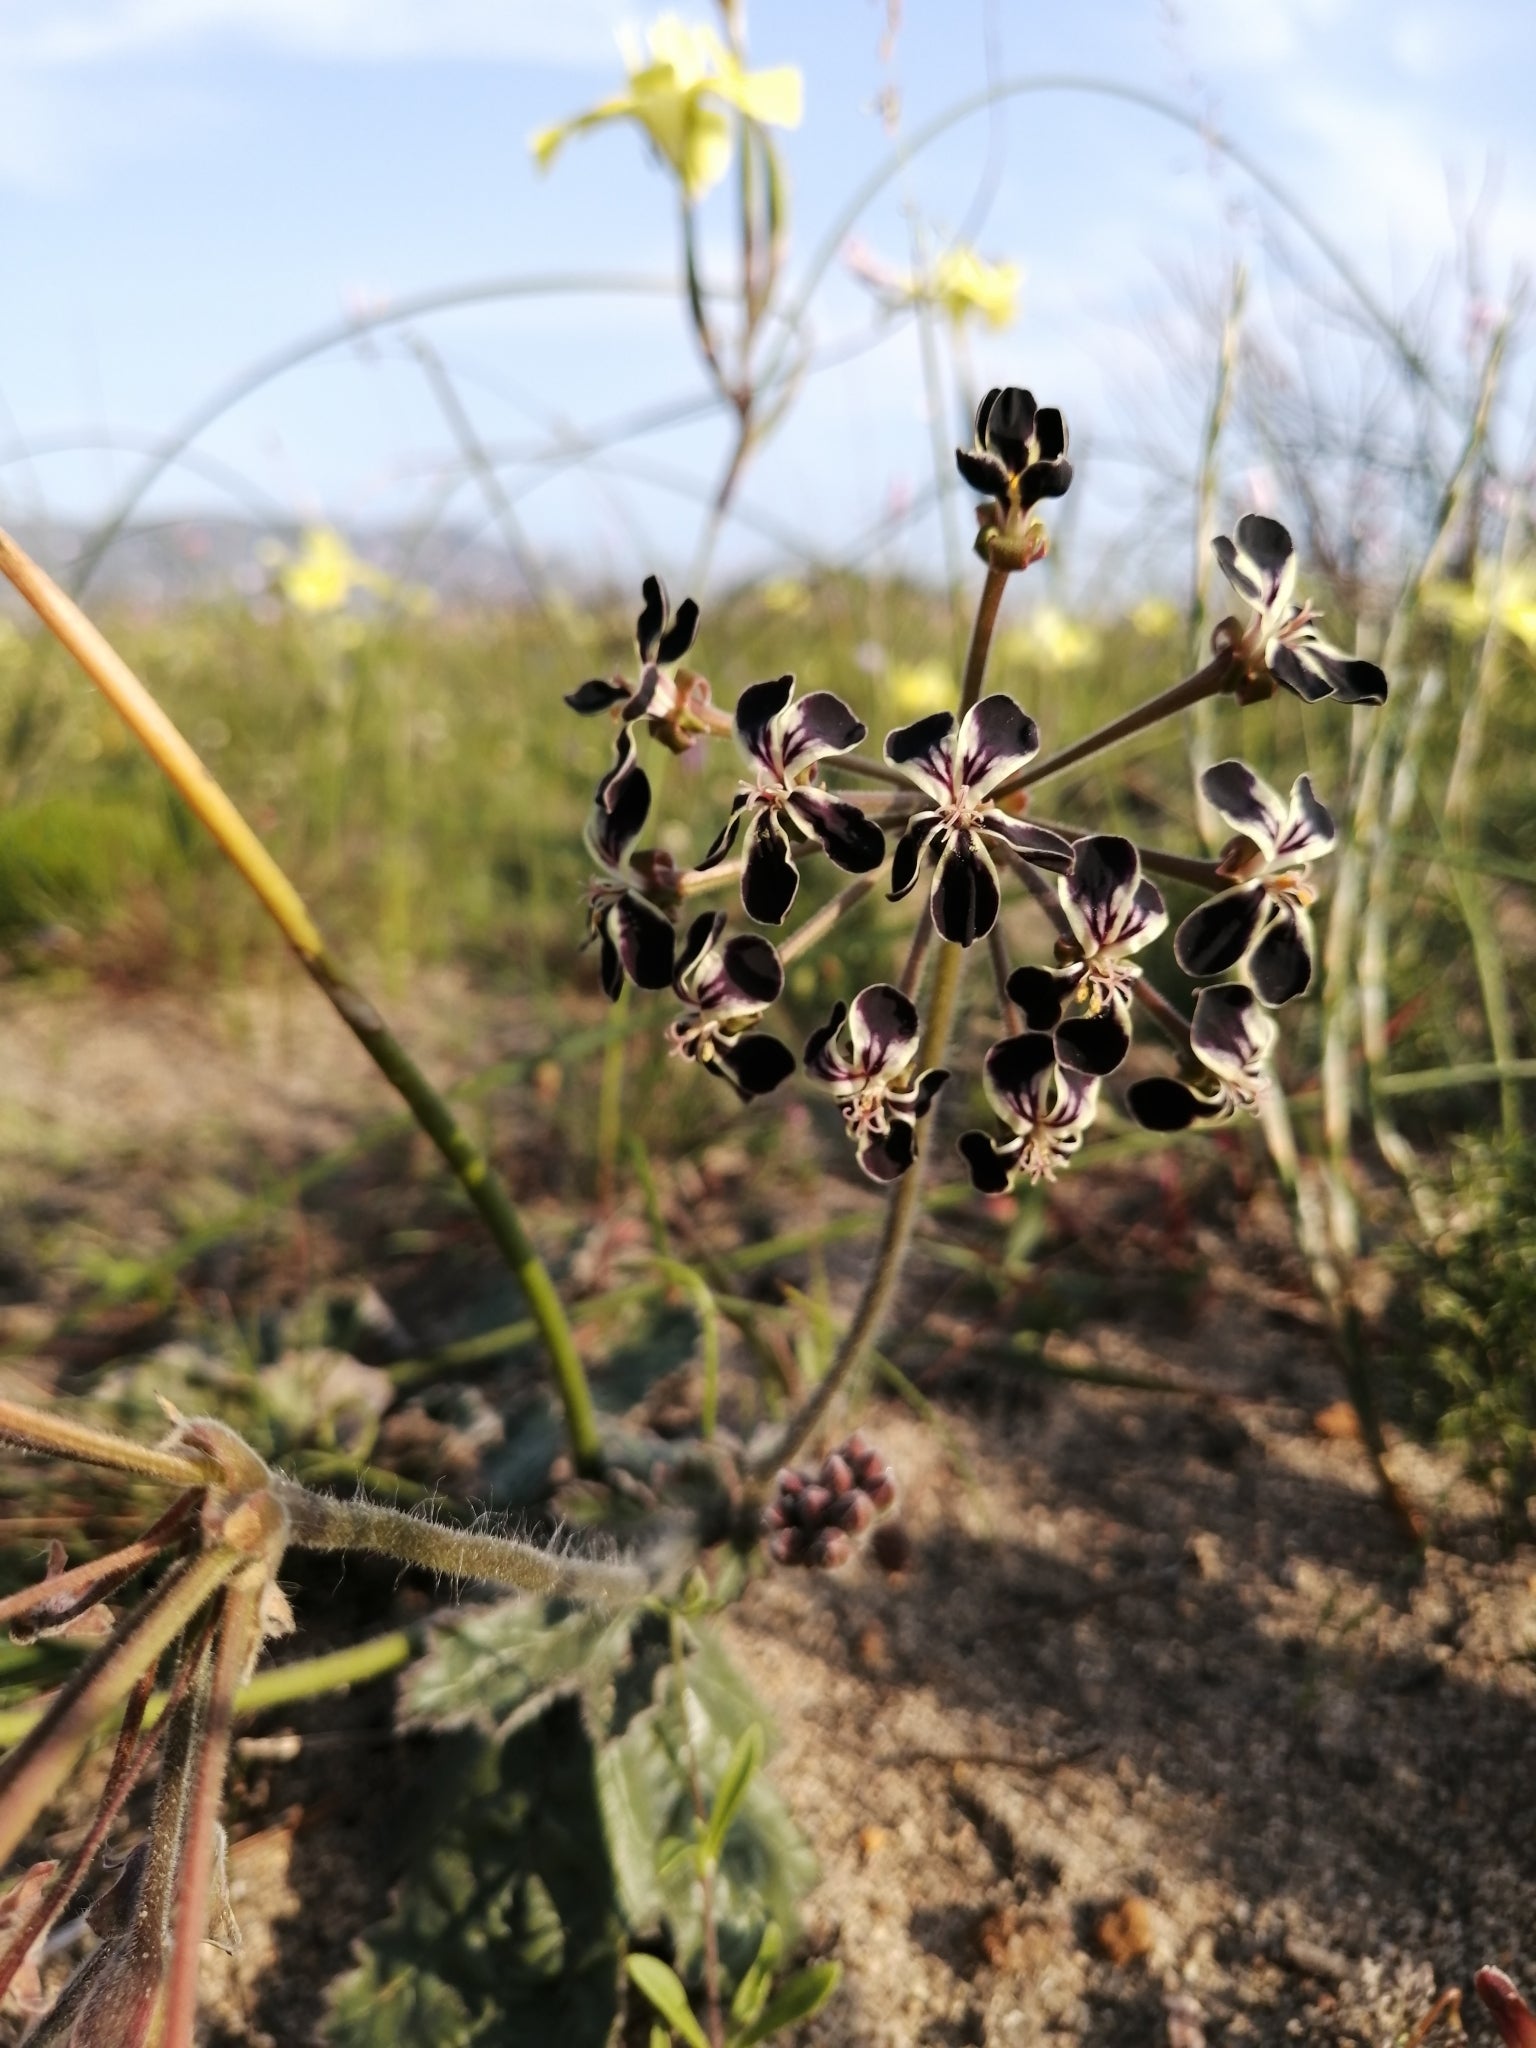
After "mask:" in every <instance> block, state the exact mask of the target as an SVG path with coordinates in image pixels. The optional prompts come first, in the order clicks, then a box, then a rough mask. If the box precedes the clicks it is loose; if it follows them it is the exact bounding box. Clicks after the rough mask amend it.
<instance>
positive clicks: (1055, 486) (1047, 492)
mask: <svg viewBox="0 0 1536 2048" xmlns="http://www.w3.org/2000/svg"><path fill="white" fill-rule="evenodd" d="M1071 488H1072V465H1071V463H1070V462H1032V463H1031V464H1030V465H1029V467H1028V469H1026V470H1025V471H1024V472H1023V474H1022V475H1021V476H1020V478H1019V505H1020V507H1021V509H1022V510H1024V511H1026V512H1027V511H1028V510H1029V508H1030V506H1031V505H1038V504H1039V503H1040V500H1041V499H1042V498H1064V497H1065V496H1066V495H1067V492H1068V491H1069V490H1071Z"/></svg>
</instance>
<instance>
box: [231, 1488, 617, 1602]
mask: <svg viewBox="0 0 1536 2048" xmlns="http://www.w3.org/2000/svg"><path fill="white" fill-rule="evenodd" d="M272 1493H273V1496H274V1498H275V1499H276V1500H278V1501H279V1502H280V1503H281V1505H282V1507H283V1509H284V1511H285V1512H286V1514H287V1516H288V1522H289V1541H290V1542H291V1543H292V1544H293V1545H294V1546H295V1548H297V1549H299V1550H367V1551H372V1552H373V1553H374V1554H375V1556H378V1557H392V1558H394V1559H395V1560H396V1561H397V1562H398V1563H400V1564H414V1565H420V1566H421V1567H422V1569H423V1570H425V1571H429V1572H436V1573H438V1574H439V1576H441V1577H443V1578H447V1579H472V1580H479V1581H481V1582H483V1583H484V1584H486V1585H492V1586H512V1587H515V1588H516V1589H517V1590H518V1591H519V1592H524V1593H539V1594H565V1595H568V1596H569V1597H570V1598H571V1599H574V1600H587V1601H592V1602H595V1603H597V1604H600V1605H601V1604H607V1603H618V1602H621V1601H624V1600H634V1599H638V1598H639V1597H640V1596H641V1595H642V1594H644V1593H645V1592H646V1591H647V1589H648V1585H649V1581H648V1579H647V1577H646V1574H645V1573H644V1572H643V1571H641V1569H640V1568H639V1567H638V1566H637V1565H627V1564H599V1563H595V1562H593V1561H592V1560H590V1559H587V1558H580V1557H561V1556H559V1555H557V1554H555V1553H553V1552H551V1551H547V1550H539V1549H537V1548H536V1547H535V1546H534V1545H533V1544H531V1543H519V1542H518V1541H516V1540H515V1539H514V1538H513V1537H510V1536H487V1535H481V1534H477V1533H476V1532H474V1531H472V1530H465V1529H454V1528H449V1527H447V1526H445V1525H444V1524H443V1523H441V1522H429V1521H425V1520H423V1519H422V1518H421V1517H419V1516H416V1515H406V1514H402V1513H401V1512H400V1510H399V1509H398V1508H388V1507H384V1506H382V1505H381V1504H380V1503H379V1502H377V1501H369V1500H332V1499H330V1498H328V1497H327V1496H326V1495H324V1494H318V1493H309V1492H307V1491H306V1490H305V1489H304V1488H303V1487H302V1486H297V1485H295V1484H294V1483H293V1481H292V1480H287V1479H283V1478H281V1477H277V1478H274V1480H273V1482H272Z"/></svg>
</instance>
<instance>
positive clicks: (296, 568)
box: [265, 526, 433, 618]
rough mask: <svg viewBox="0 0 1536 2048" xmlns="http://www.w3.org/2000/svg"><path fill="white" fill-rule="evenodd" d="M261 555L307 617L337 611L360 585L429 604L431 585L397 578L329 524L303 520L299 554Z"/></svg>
mask: <svg viewBox="0 0 1536 2048" xmlns="http://www.w3.org/2000/svg"><path fill="white" fill-rule="evenodd" d="M265 559H266V560H267V562H268V564H269V566H270V567H272V568H273V569H274V570H275V571H276V582H277V587H278V589H279V590H280V591H281V592H282V594H283V596H284V597H285V598H286V599H287V600H288V602H289V604H291V605H292V606H293V608H294V610H295V611H296V612H304V613H305V614H306V615H307V616H308V617H310V618H320V617H322V616H324V615H325V614H326V613H328V612H339V611H341V610H342V608H343V607H344V606H345V605H346V604H347V603H348V601H349V600H350V599H351V598H352V597H353V595H354V594H355V593H356V592H358V591H366V592H367V593H368V595H369V596H370V597H377V598H381V599H384V600H385V601H388V602H393V603H396V604H398V605H400V606H401V607H402V608H403V609H404V610H406V611H410V612H416V613H418V614H424V613H426V612H429V611H431V610H432V607H433V599H432V594H431V592H430V591H426V590H421V589H418V588H417V587H416V586H415V585H413V584H402V583H396V582H395V580H394V578H393V577H391V576H386V575H385V573H384V571H383V570H382V569H376V568H375V567H374V566H373V564H372V563H371V562H365V561H364V560H363V559H362V557H361V556H360V555H355V554H354V553H353V552H352V550H351V548H350V547H349V546H348V545H347V542H346V540H345V538H344V537H343V536H342V535H341V534H339V533H338V532H337V531H336V529H335V527H333V526H307V527H306V528H305V529H304V531H303V533H302V534H301V535H300V536H299V547H298V552H297V554H294V555H289V554H288V553H287V552H286V551H285V550H284V549H282V548H273V549H271V550H269V551H268V552H267V554H266V557H265Z"/></svg>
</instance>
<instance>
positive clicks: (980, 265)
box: [928, 246, 1024, 327]
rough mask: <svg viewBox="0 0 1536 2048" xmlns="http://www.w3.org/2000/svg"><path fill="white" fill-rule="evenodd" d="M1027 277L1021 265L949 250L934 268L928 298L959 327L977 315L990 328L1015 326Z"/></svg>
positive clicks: (957, 249)
mask: <svg viewBox="0 0 1536 2048" xmlns="http://www.w3.org/2000/svg"><path fill="white" fill-rule="evenodd" d="M1023 281H1024V274H1023V272H1022V271H1021V270H1020V269H1019V266H1018V265H1017V263H988V262H987V261H986V260H985V259H984V258H983V257H980V256H978V255H977V254H976V251H975V250H974V249H968V248H965V247H964V246H962V247H960V248H955V249H946V250H945V251H944V254H943V255H942V256H941V257H940V258H939V260H938V262H937V263H936V264H935V265H934V266H933V274H932V276H931V277H930V278H929V280H928V295H929V297H930V298H931V299H932V301H933V303H934V304H935V305H936V306H937V307H938V308H939V310H940V311H941V312H942V313H944V314H946V315H947V316H948V317H949V319H950V320H951V321H952V322H953V323H954V325H955V326H956V327H963V326H964V324H965V322H966V321H967V320H968V319H969V318H970V317H971V315H972V314H973V313H975V314H977V315H979V316H980V318H981V319H983V320H985V321H986V323H987V325H988V326H989V327H1008V326H1011V325H1012V322H1013V319H1014V316H1015V314H1016V313H1017V312H1018V297H1019V287H1020V285H1021V284H1022V283H1023Z"/></svg>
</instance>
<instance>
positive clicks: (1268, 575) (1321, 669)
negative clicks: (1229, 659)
mask: <svg viewBox="0 0 1536 2048" xmlns="http://www.w3.org/2000/svg"><path fill="white" fill-rule="evenodd" d="M1211 546H1212V548H1213V550H1214V551H1215V555H1216V560H1217V562H1218V563H1219V564H1220V566H1221V573H1222V575H1223V576H1225V577H1226V579H1227V581H1228V582H1229V583H1230V584H1231V586H1232V588H1233V589H1234V590H1235V591H1236V592H1237V594H1238V596H1239V597H1240V598H1241V599H1242V600H1243V603H1244V604H1245V605H1247V607H1248V609H1249V610H1250V611H1251V612H1252V613H1253V618H1252V620H1251V621H1250V622H1249V625H1248V627H1247V629H1246V630H1245V631H1244V632H1242V633H1241V634H1240V635H1239V636H1238V637H1237V638H1236V639H1232V638H1231V637H1230V636H1226V637H1225V644H1227V645H1229V646H1231V647H1232V650H1233V652H1234V653H1236V654H1237V655H1238V656H1239V657H1240V658H1241V660H1242V661H1243V663H1244V665H1245V667H1246V668H1247V670H1248V675H1249V678H1250V681H1251V682H1253V683H1255V684H1259V685H1260V686H1261V687H1260V690H1259V692H1258V694H1261V695H1265V696H1267V695H1268V694H1269V691H1270V687H1271V686H1272V684H1273V683H1280V684H1282V685H1283V686H1284V687H1285V688H1286V689H1287V690H1290V691H1291V692H1292V693H1293V695H1295V696H1297V697H1300V698H1301V699H1302V701H1303V702H1304V703H1307V704H1316V703H1318V702H1320V701H1321V699H1322V698H1324V697H1337V698H1338V700H1339V702H1340V703H1341V704H1384V703H1385V702H1386V698H1387V679H1386V677H1385V675H1384V674H1383V673H1382V671H1381V670H1380V669H1379V668H1378V667H1377V666H1376V664H1375V662H1373V661H1361V660H1358V659H1357V658H1356V657H1354V656H1353V655H1348V654H1342V653H1341V652H1340V651H1339V649H1338V648H1337V647H1331V646H1330V645H1329V644H1328V642H1327V641H1326V640H1325V639H1324V638H1323V636H1322V634H1321V633H1319V632H1318V630H1317V623H1316V622H1317V620H1318V618H1319V617H1320V616H1321V614H1320V613H1318V612H1316V611H1314V610H1313V608H1312V607H1311V605H1309V604H1296V603H1294V602H1293V601H1292V593H1293V591H1294V590H1295V588H1296V548H1295V543H1294V542H1293V541H1292V539H1291V536H1290V534H1289V533H1287V531H1286V529H1285V528H1284V527H1283V526H1282V525H1281V524H1280V522H1279V520H1278V519H1266V518H1265V517H1264V515H1263V514H1262V513H1260V512H1248V513H1245V514H1244V516H1243V517H1242V518H1241V519H1239V521H1238V522H1237V531H1236V535H1235V537H1234V538H1233V539H1231V540H1229V539H1228V538H1227V536H1226V535H1225V534H1218V535H1217V537H1216V539H1215V540H1213V541H1212V542H1211ZM1219 631H1220V629H1219V628H1218V632H1219ZM1266 678H1268V679H1269V680H1268V681H1267V682H1266V680H1265V679H1266Z"/></svg>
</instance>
